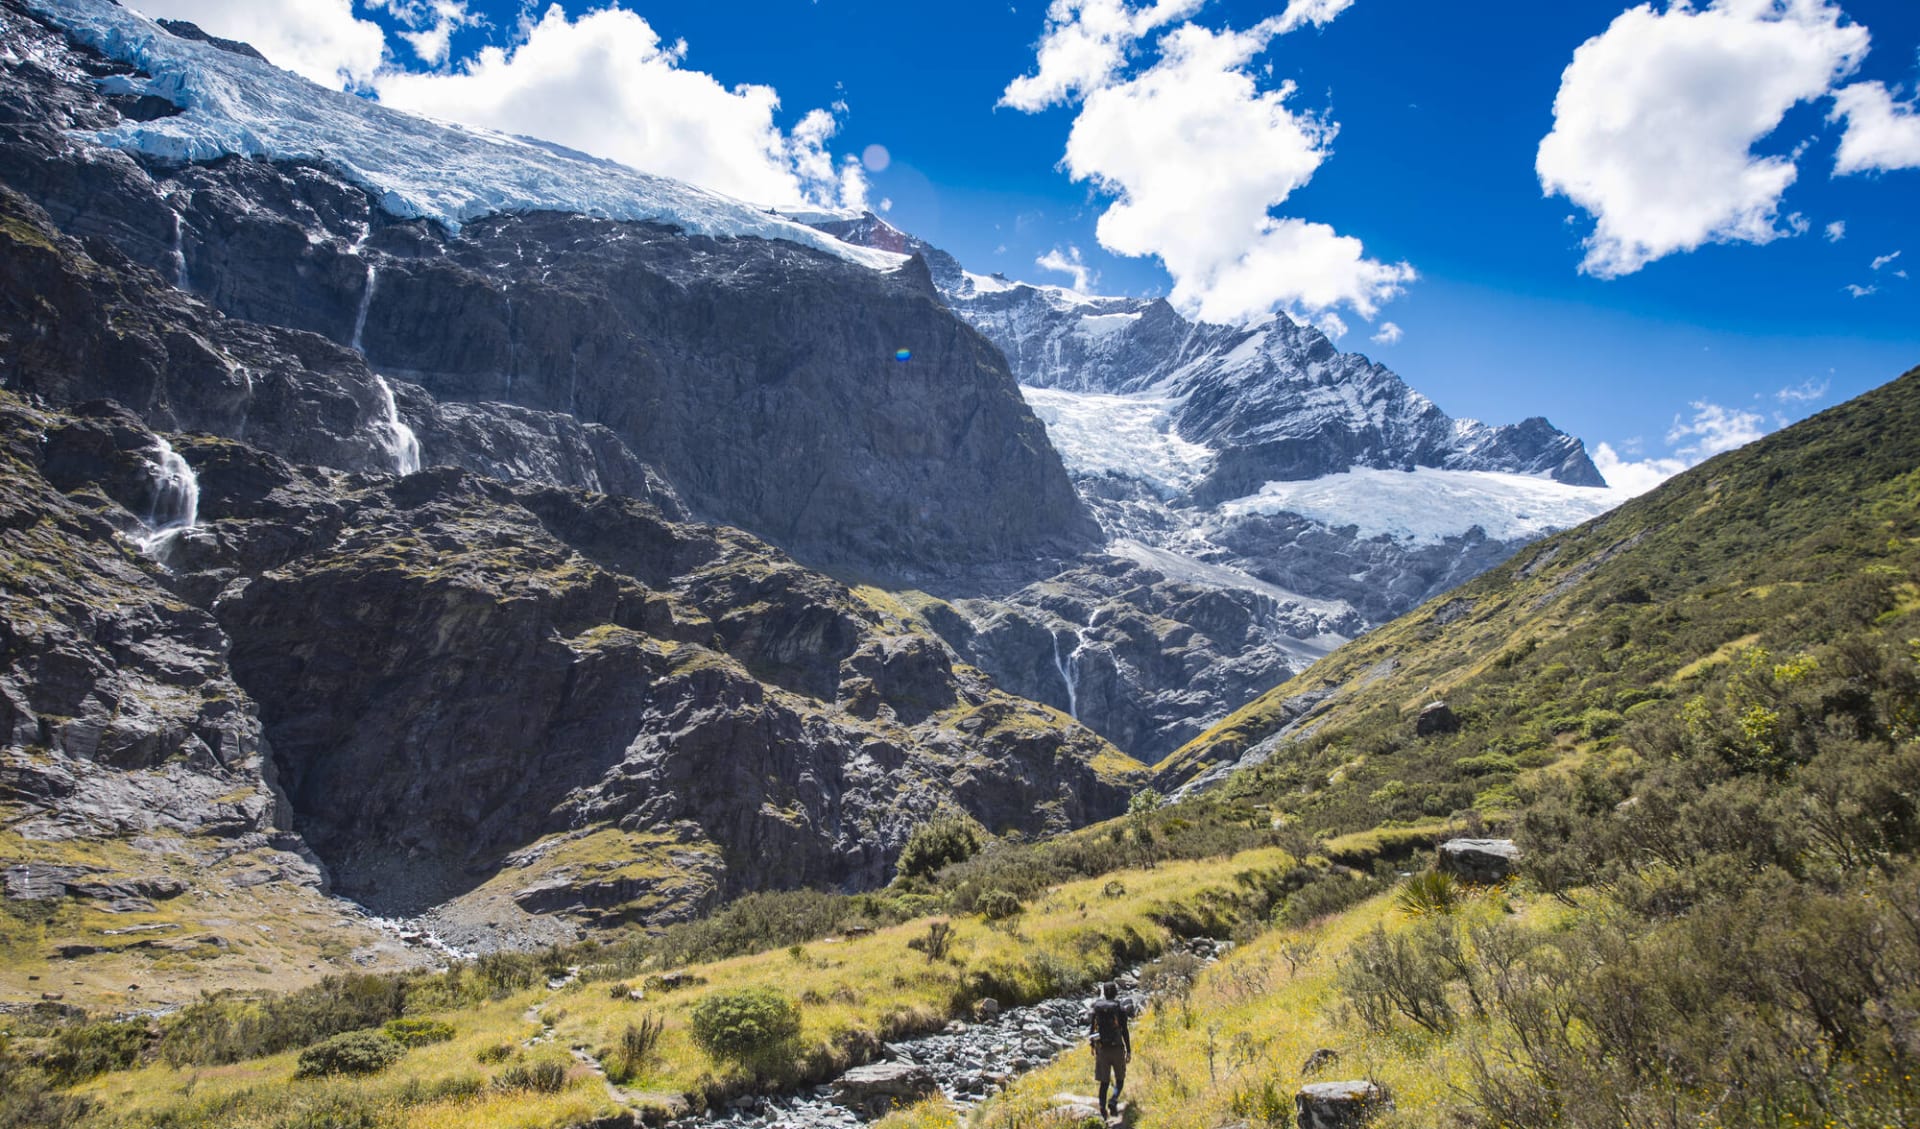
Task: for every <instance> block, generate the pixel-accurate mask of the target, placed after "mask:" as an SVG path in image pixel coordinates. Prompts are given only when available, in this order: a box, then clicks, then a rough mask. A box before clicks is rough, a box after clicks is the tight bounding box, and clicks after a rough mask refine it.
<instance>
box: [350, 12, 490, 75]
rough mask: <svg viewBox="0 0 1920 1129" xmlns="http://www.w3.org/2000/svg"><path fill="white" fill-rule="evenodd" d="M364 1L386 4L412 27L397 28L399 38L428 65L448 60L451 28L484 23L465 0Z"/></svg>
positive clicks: (402, 21)
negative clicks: (468, 8)
mask: <svg viewBox="0 0 1920 1129" xmlns="http://www.w3.org/2000/svg"><path fill="white" fill-rule="evenodd" d="M366 4H367V7H369V8H385V9H386V10H387V11H389V12H392V13H393V15H394V18H396V19H398V20H399V21H400V22H401V23H403V24H405V25H406V26H407V27H408V28H411V29H412V30H410V31H402V32H400V33H399V35H400V38H402V39H404V40H406V41H407V45H408V46H409V47H412V48H413V53H414V54H415V55H417V56H419V57H420V61H421V62H423V63H425V64H427V65H428V66H430V67H437V66H439V65H441V64H442V63H445V62H446V61H447V54H448V52H449V50H450V49H451V47H452V45H453V33H454V32H456V31H459V30H460V29H461V28H463V27H478V26H481V25H483V24H485V23H486V21H485V20H484V19H482V18H481V17H479V16H476V15H474V14H472V13H471V12H469V11H467V5H466V3H465V2H464V0H366Z"/></svg>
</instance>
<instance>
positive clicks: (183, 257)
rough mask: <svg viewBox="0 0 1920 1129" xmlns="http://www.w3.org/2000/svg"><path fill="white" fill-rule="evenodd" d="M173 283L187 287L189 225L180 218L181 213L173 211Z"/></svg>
mask: <svg viewBox="0 0 1920 1129" xmlns="http://www.w3.org/2000/svg"><path fill="white" fill-rule="evenodd" d="M169 257H170V258H171V259H172V260H173V284H174V285H175V286H177V287H179V288H180V289H182V290H185V289H186V288H187V225H186V223H185V222H183V221H182V220H181V219H180V213H179V212H175V213H173V252H172V254H171V255H170V256H169Z"/></svg>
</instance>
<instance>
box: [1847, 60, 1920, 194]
mask: <svg viewBox="0 0 1920 1129" xmlns="http://www.w3.org/2000/svg"><path fill="white" fill-rule="evenodd" d="M1842 118H1844V119H1846V122H1847V131H1846V132H1845V133H1844V134H1842V135H1841V136H1840V149H1839V151H1838V152H1837V153H1836V154H1835V155H1834V159H1833V171H1834V174H1835V175H1836V176H1844V175H1846V174H1847V173H1857V172H1875V171H1878V172H1891V171H1893V170H1895V169H1914V168H1920V107H1916V104H1915V103H1914V102H1895V101H1894V100H1893V93H1892V92H1891V91H1889V90H1888V89H1887V88H1886V86H1884V85H1883V84H1881V83H1878V82H1856V83H1854V84H1853V85H1852V86H1849V87H1846V88H1845V89H1843V90H1840V91H1838V92H1837V93H1835V94H1834V96H1833V118H1832V120H1834V121H1838V120H1840V119H1842Z"/></svg>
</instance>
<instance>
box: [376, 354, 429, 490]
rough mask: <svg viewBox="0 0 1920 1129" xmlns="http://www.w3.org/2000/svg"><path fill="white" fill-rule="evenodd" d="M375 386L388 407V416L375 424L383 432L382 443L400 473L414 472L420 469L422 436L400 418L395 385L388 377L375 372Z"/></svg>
mask: <svg viewBox="0 0 1920 1129" xmlns="http://www.w3.org/2000/svg"><path fill="white" fill-rule="evenodd" d="M373 384H374V387H376V388H378V389H379V390H380V403H381V406H382V407H384V408H385V409H386V413H387V418H385V419H383V420H381V421H379V422H378V423H376V424H374V429H375V430H377V431H379V432H380V433H381V439H380V445H381V446H382V447H385V448H386V449H387V454H389V455H391V456H393V469H394V470H395V471H396V472H398V473H400V474H412V473H413V472H414V471H416V470H419V469H420V437H419V436H417V435H415V434H414V433H413V428H411V427H408V426H407V421H406V420H403V419H401V418H400V405H399V403H398V402H396V401H395V400H394V398H393V386H392V385H391V384H388V383H387V378H386V377H384V376H381V375H379V374H377V373H376V374H375V375H374V378H373Z"/></svg>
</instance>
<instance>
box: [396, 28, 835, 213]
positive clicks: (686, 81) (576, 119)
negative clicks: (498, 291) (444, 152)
mask: <svg viewBox="0 0 1920 1129" xmlns="http://www.w3.org/2000/svg"><path fill="white" fill-rule="evenodd" d="M522 30H523V32H524V38H523V40H522V41H521V42H519V43H518V44H517V45H516V46H513V47H511V48H500V47H487V48H484V49H483V50H481V52H480V53H479V54H478V55H476V56H475V57H473V58H471V59H468V60H466V61H465V62H463V63H461V64H460V65H459V66H458V67H457V68H455V69H454V70H453V71H451V72H448V73H440V74H404V73H389V74H385V75H382V76H381V77H380V78H379V80H378V82H377V83H376V87H377V89H378V91H379V95H380V100H381V101H382V102H383V103H385V104H387V105H390V106H393V107H395V108H397V109H403V110H410V111H413V112H416V113H423V114H429V115H432V116H434V117H439V118H445V119H450V120H453V121H459V122H465V123H467V124H469V125H477V126H484V127H488V128H492V129H499V130H504V131H507V132H510V133H523V134H529V135H531V136H535V137H541V138H544V139H546V140H549V141H555V142H558V143H560V144H562V145H566V146H569V147H572V148H575V149H579V150H581V151H583V152H587V153H591V154H593V155H595V156H599V157H607V158H610V159H612V160H616V161H619V162H621V163H623V164H627V165H631V166H633V167H634V168H637V169H641V170H643V171H646V172H651V173H658V174H661V175H663V176H670V177H675V178H677V179H680V180H686V181H691V182H692V183H694V184H698V185H701V186H703V187H706V188H711V189H714V190H716V191H719V192H725V193H727V194H729V195H732V196H736V197H739V198H741V199H743V200H750V201H753V202H755V203H758V204H772V205H794V204H807V203H814V204H818V203H823V202H827V201H830V200H831V199H832V198H833V197H834V196H835V195H836V192H837V190H839V189H841V188H842V187H845V186H846V182H845V180H844V179H843V173H844V171H845V170H843V169H836V168H835V167H834V164H833V161H832V158H831V157H830V155H829V154H828V152H827V149H826V143H827V140H828V138H829V137H831V136H832V134H833V132H834V130H835V128H836V122H835V120H834V118H833V116H832V115H831V114H829V113H827V111H825V110H814V111H811V112H810V113H808V114H807V115H805V116H804V117H803V118H802V119H801V121H800V123H799V124H798V125H796V126H795V127H794V128H793V131H792V133H791V135H788V134H786V133H783V132H782V131H781V129H780V127H779V126H778V125H776V124H775V123H774V117H773V115H774V111H775V110H776V109H777V108H778V107H779V105H780V98H779V95H777V94H776V93H775V92H774V90H773V88H772V87H768V86H757V85H750V84H742V85H739V86H736V87H733V88H732V89H728V88H726V87H724V86H722V85H721V84H720V83H719V82H717V81H715V80H714V78H713V77H712V76H711V75H708V74H705V73H703V72H701V71H697V70H690V69H688V68H686V67H684V66H682V63H683V62H684V60H685V58H686V54H687V45H686V43H685V42H684V41H681V42H676V43H672V44H664V43H662V42H661V41H660V37H659V35H658V33H656V32H655V31H654V30H653V28H652V26H650V25H649V24H648V23H647V21H646V20H644V19H642V18H641V17H639V16H638V15H635V14H634V13H632V12H629V11H625V10H623V9H620V8H604V9H600V10H598V11H592V12H588V13H586V14H585V15H582V16H581V17H580V18H579V19H577V20H571V19H568V17H567V15H566V13H565V11H563V10H562V9H561V7H560V6H559V5H558V4H554V5H552V6H551V7H549V8H547V10H546V12H545V14H543V15H542V16H541V17H540V18H539V19H538V20H537V21H532V20H528V21H527V22H525V23H524V24H523V25H522ZM864 183H865V181H864V178H862V179H861V180H860V182H859V185H861V186H863V185H864ZM862 190H863V189H862Z"/></svg>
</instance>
